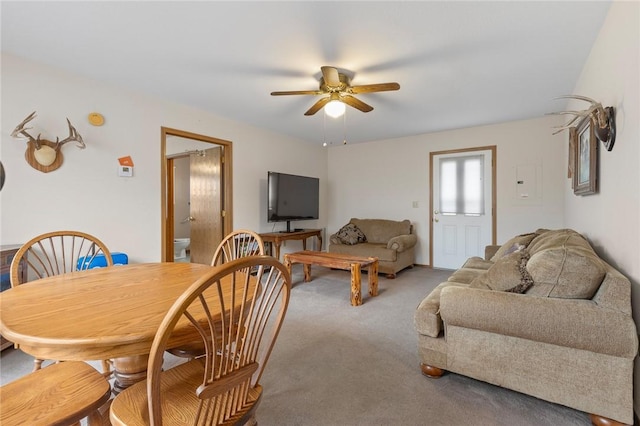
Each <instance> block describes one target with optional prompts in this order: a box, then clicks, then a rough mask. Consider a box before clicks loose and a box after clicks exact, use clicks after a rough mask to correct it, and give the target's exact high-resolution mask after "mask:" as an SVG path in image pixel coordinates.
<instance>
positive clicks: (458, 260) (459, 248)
mask: <svg viewBox="0 0 640 426" xmlns="http://www.w3.org/2000/svg"><path fill="white" fill-rule="evenodd" d="M430 157H431V158H430V162H431V168H430V169H431V198H430V206H431V211H430V216H431V218H430V219H431V222H430V228H431V232H430V244H429V246H430V258H431V259H430V263H431V265H432V267H434V268H442V269H458V268H460V267H461V266H462V265H463V263H464V262H465V260H466V259H468V258H469V257H471V256H479V257H484V248H485V246H486V245H489V244H494V242H495V235H496V230H495V193H494V192H495V146H492V147H480V148H471V149H461V150H454V151H442V152H432V153H431V155H430ZM447 160H449V162H448V164H446V165H445V166H444V167H445V168H447V170H450V169H451V168H452V167H453V168H454V169H455V167H456V166H455V165H452V164H453V162H452V161H451V160H456V161H455V162H456V164H458V168H459V164H467V163H469V164H473V165H474V167H475V166H478V167H480V166H481V170H482V172H481V176H482V177H481V182H477V179H472V180H471V182H470V184H471V185H477V186H478V187H480V186H481V187H482V189H483V192H484V200H483V203H480V202H479V200H478V204H477V205H476V206H475V209H474V210H473V211H474V213H472V214H464V213H461V212H460V211H462V210H463V209H462V208H459V209H458V210H457V211H458V212H455V211H456V209H455V208H452V207H451V206H452V205H454V204H456V201H457V203H458V204H457V205H458V206H461V203H462V200H461V197H455V195H453V194H451V192H457V193H460V192H461V191H460V190H458V191H455V190H454V191H451V190H448V194H441V187H440V186H441V185H440V184H441V179H440V177H441V172H442V170H441V164H443V161H447ZM445 173H446V170H445ZM453 173H455V172H453ZM461 176H462V174H458V181H460V180H462V179H460V177H461ZM458 188H461V186H460V187H458ZM441 195H445V197H444V198H445V201H444V202H445V204H447V205H448V208H447V205H445V206H443V205H442V202H441ZM446 195H449V197H447V196H446ZM443 207H444V209H443ZM443 210H444V211H443Z"/></svg>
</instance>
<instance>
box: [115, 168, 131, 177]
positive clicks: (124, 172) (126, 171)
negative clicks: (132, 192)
mask: <svg viewBox="0 0 640 426" xmlns="http://www.w3.org/2000/svg"><path fill="white" fill-rule="evenodd" d="M118 176H120V177H132V176H133V167H132V166H118Z"/></svg>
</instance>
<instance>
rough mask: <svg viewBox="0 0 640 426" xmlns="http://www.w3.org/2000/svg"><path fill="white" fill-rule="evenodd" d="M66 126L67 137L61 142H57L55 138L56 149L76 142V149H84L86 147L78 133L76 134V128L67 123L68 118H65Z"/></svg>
mask: <svg viewBox="0 0 640 426" xmlns="http://www.w3.org/2000/svg"><path fill="white" fill-rule="evenodd" d="M67 124H68V125H69V136H67V137H66V138H65V139H63V140H61V141H58V138H57V137H56V144H57V148H56V149H59V148H61V147H62V145H64V144H65V143H67V142H74V141H75V142H78V145H77V147H78V148H80V149H85V147H86V145H85V144H84V141H83V140H82V136H80V133H78V131H77V130H76V128H75V127H73V126H72V125H71V122H70V121H69V119H68V118H67Z"/></svg>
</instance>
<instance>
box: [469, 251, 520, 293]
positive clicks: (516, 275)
mask: <svg viewBox="0 0 640 426" xmlns="http://www.w3.org/2000/svg"><path fill="white" fill-rule="evenodd" d="M528 260H529V252H528V251H527V250H526V249H522V250H520V251H517V252H513V253H511V254H508V255H506V256H503V257H501V258H500V259H498V261H497V262H496V263H494V265H493V266H492V267H491V268H489V270H488V271H487V272H486V273H484V274H482V275H480V276H478V277H477V278H475V279H474V280H473V281H472V282H471V284H470V285H469V287H471V288H481V289H489V290H495V291H506V292H510V293H521V294H522V293H525V292H526V291H527V290H528V289H529V288H530V287H531V286H532V285H533V279H532V278H531V275H529V272H528V271H527V267H526V266H527V261H528Z"/></svg>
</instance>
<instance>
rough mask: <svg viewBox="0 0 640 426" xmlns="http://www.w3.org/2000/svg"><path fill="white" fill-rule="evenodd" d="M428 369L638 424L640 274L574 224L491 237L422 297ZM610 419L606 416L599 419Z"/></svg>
mask: <svg viewBox="0 0 640 426" xmlns="http://www.w3.org/2000/svg"><path fill="white" fill-rule="evenodd" d="M414 325H415V328H416V330H417V332H418V352H419V357H420V361H421V369H422V372H423V374H425V375H427V376H431V377H439V376H441V375H442V374H443V373H444V371H445V370H448V371H451V372H455V373H458V374H462V375H465V376H469V377H472V378H475V379H478V380H482V381H485V382H488V383H492V384H494V385H498V386H502V387H505V388H509V389H512V390H515V391H518V392H522V393H525V394H528V395H532V396H535V397H537V398H540V399H543V400H547V401H550V402H553V403H557V404H562V405H565V406H568V407H571V408H574V409H577V410H580V411H585V412H587V413H590V414H591V419H592V422H593V423H594V424H613V423H612V422H610V419H612V420H614V421H617V422H621V423H626V424H633V420H634V416H633V363H634V359H635V356H636V354H637V352H638V336H637V332H636V326H635V323H634V321H633V319H632V316H631V283H630V281H629V280H628V279H627V278H626V277H624V276H623V275H622V274H621V273H620V272H618V271H617V270H616V269H614V268H613V267H612V266H610V265H609V264H607V263H606V262H604V261H603V260H602V259H601V258H599V257H598V255H597V254H596V253H595V252H594V250H593V249H592V248H591V246H590V244H589V243H588V242H587V240H586V239H585V238H584V237H583V236H582V235H580V234H579V233H577V232H575V231H573V230H570V229H561V230H543V229H541V230H538V231H536V232H533V233H530V234H523V235H519V236H516V237H514V238H512V239H511V240H509V241H507V242H506V243H505V244H503V245H502V246H489V247H487V248H486V250H485V258H484V259H483V258H480V257H472V258H469V259H468V260H467V261H466V262H465V264H464V265H463V266H462V267H461V268H460V269H458V270H456V271H455V272H453V274H452V275H451V276H450V277H449V278H448V281H446V282H443V283H441V284H440V285H438V286H437V287H436V288H435V289H434V290H433V291H431V293H430V294H429V295H427V296H426V297H425V299H424V300H422V302H421V303H420V304H419V306H418V308H417V309H416V311H415V315H414ZM598 422H601V423H598Z"/></svg>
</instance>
